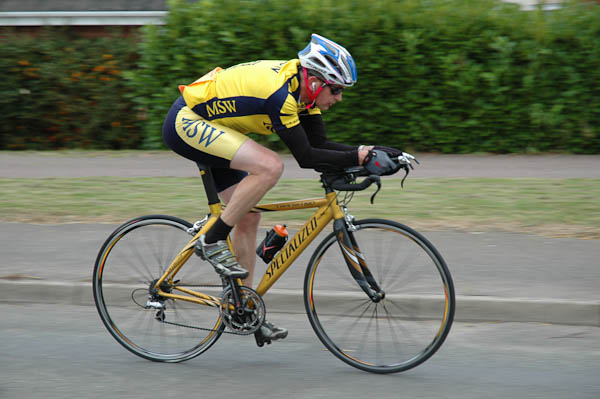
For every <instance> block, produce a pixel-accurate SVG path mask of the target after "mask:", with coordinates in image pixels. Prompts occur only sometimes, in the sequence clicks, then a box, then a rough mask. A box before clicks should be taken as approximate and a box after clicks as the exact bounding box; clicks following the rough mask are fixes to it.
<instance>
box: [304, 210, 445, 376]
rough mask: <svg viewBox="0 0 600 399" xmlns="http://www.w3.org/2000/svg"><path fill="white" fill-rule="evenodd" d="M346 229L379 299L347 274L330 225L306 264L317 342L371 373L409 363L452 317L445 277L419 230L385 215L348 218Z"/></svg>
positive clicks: (430, 348) (435, 343)
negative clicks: (351, 224)
mask: <svg viewBox="0 0 600 399" xmlns="http://www.w3.org/2000/svg"><path fill="white" fill-rule="evenodd" d="M355 226H356V231H354V232H348V233H347V234H352V235H353V236H354V240H355V242H356V244H357V245H358V247H359V251H360V253H362V255H363V256H364V259H365V263H366V265H367V268H368V270H369V271H370V273H371V274H372V276H373V277H374V279H375V282H376V284H377V286H378V288H379V289H380V292H381V294H382V295H381V296H382V297H383V299H380V300H379V299H372V298H370V297H369V296H367V294H366V293H365V292H364V291H363V290H362V289H361V288H360V287H359V285H358V283H357V281H356V280H355V279H354V278H353V277H352V275H351V273H350V271H349V270H348V266H347V265H346V261H345V260H344V256H343V254H342V252H341V249H340V246H339V245H338V243H337V237H336V235H335V233H331V234H329V235H328V236H327V237H326V238H325V239H324V240H323V241H322V242H321V244H320V245H319V246H318V248H317V249H316V250H315V253H314V254H313V255H312V258H311V260H310V262H309V264H308V268H307V270H306V277H305V280H304V304H305V307H306V311H307V314H308V318H309V320H310V323H311V325H312V327H313V329H314V331H315V333H316V334H317V336H318V337H319V339H320V340H321V342H323V344H324V345H325V346H326V347H327V348H328V349H329V350H330V351H331V352H332V353H333V354H334V355H335V356H337V357H338V358H340V359H341V360H343V361H344V362H346V363H348V364H350V365H351V366H354V367H357V368H359V369H362V370H365V371H369V372H373V373H395V372H400V371H405V370H408V369H411V368H413V367H415V366H418V365H419V364H421V363H423V362H424V361H425V360H427V359H428V358H429V357H431V356H432V355H433V354H434V353H435V352H436V351H437V350H438V349H439V348H440V346H441V345H442V343H443V342H444V340H445V338H446V336H447V335H448V332H449V331H450V327H451V325H452V320H453V318H454V311H455V306H456V304H455V298H454V285H453V283H452V277H451V276H450V272H449V271H448V267H447V266H446V263H445V262H444V259H443V258H442V257H441V255H440V254H439V253H438V251H437V250H436V249H435V247H434V246H433V245H432V244H431V243H430V242H429V241H427V239H426V238H425V237H423V236H422V235H421V234H419V233H417V232H416V231H414V230H412V229H411V228H409V227H407V226H404V225H402V224H400V223H396V222H393V221H389V220H381V219H367V220H362V221H359V222H356V223H355Z"/></svg>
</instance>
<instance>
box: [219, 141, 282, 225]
mask: <svg viewBox="0 0 600 399" xmlns="http://www.w3.org/2000/svg"><path fill="white" fill-rule="evenodd" d="M230 167H231V168H232V169H238V170H244V171H246V172H248V173H249V175H248V176H246V177H245V178H244V179H243V180H242V181H241V182H239V183H238V185H237V187H236V189H235V190H234V191H233V195H232V196H231V199H230V200H229V202H228V203H227V207H226V208H225V211H224V212H223V213H222V214H221V219H222V220H223V222H225V223H226V224H227V225H229V226H234V225H235V224H236V223H238V222H239V221H240V220H241V219H242V218H243V217H244V216H245V215H247V214H248V212H249V211H250V210H251V209H252V208H253V207H254V205H256V204H257V203H258V201H260V200H261V199H262V197H263V196H264V195H265V194H266V193H267V191H269V190H270V189H271V188H272V187H273V186H274V185H275V184H277V181H278V180H279V177H281V173H282V172H283V162H282V161H281V159H280V158H279V155H277V153H275V152H274V151H271V150H269V149H268V148H266V147H263V146H262V145H260V144H258V143H257V142H256V141H254V140H252V139H248V140H246V141H245V142H244V143H243V144H242V145H241V147H240V148H239V150H238V151H237V152H236V153H235V155H234V156H233V159H232V160H231V163H230Z"/></svg>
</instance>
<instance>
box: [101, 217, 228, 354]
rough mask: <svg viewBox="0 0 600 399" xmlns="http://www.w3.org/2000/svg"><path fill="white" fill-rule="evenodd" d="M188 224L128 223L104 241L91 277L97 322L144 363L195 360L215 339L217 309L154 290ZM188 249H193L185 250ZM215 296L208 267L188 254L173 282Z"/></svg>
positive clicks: (215, 280) (219, 328)
mask: <svg viewBox="0 0 600 399" xmlns="http://www.w3.org/2000/svg"><path fill="white" fill-rule="evenodd" d="M189 227H191V224H190V223H188V222H186V221H185V220H181V219H178V218H175V217H171V216H163V215H151V216H144V217H140V218H137V219H133V220H131V221H129V222H127V223H125V224H123V225H122V226H120V227H119V228H117V229H116V230H115V231H114V232H113V233H112V234H111V236H110V237H109V238H108V239H107V240H106V242H105V243H104V245H103V246H102V248H101V249H100V252H99V254H98V258H97V259H96V264H95V267H94V274H93V289H94V301H95V303H96V308H97V309H98V313H99V314H100V318H101V319H102V322H103V323H104V325H105V326H106V328H107V329H108V331H109V332H110V333H111V335H112V336H113V337H114V338H115V339H116V340H117V341H118V342H119V343H120V344H121V345H123V346H124V347H125V348H126V349H127V350H129V351H131V352H133V353H135V354H136V355H138V356H141V357H143V358H146V359H150V360H154V361H161V362H180V361H183V360H188V359H191V358H193V357H195V356H198V355H199V354H201V353H202V352H204V351H206V350H207V349H208V348H210V347H211V346H212V345H213V344H214V343H215V342H216V341H217V339H218V338H219V337H220V335H221V333H222V332H223V329H224V325H223V323H221V318H220V316H219V307H218V306H215V307H211V306H205V305H199V304H195V303H191V302H188V301H183V300H174V299H168V298H164V297H161V296H159V295H158V294H157V293H156V290H154V289H153V287H154V285H155V284H154V283H155V282H156V281H158V279H159V278H160V277H161V276H162V274H163V273H164V272H165V270H166V269H167V268H168V266H169V265H170V263H171V261H172V260H173V259H174V257H175V256H176V255H177V254H178V253H179V251H181V250H182V249H183V248H184V247H185V246H186V244H188V243H189V241H190V240H191V239H192V236H191V235H190V234H189V233H187V229H188V228H189ZM190 250H193V249H190ZM175 286H176V287H182V288H185V289H192V290H198V289H200V290H201V291H202V292H205V293H208V294H210V295H214V296H220V294H221V292H222V290H223V286H222V283H221V281H220V278H219V277H218V276H217V274H216V273H215V272H214V270H213V268H212V266H210V265H209V264H208V263H206V262H204V261H202V260H200V258H198V257H197V256H195V255H193V254H192V257H191V258H190V259H189V260H188V263H187V264H186V265H184V267H183V268H182V269H181V270H180V271H179V272H178V273H177V275H176V276H175V281H174V282H173V283H172V284H169V283H166V282H165V283H163V284H162V285H161V289H162V291H164V292H171V291H174V293H177V292H175V291H176V288H175Z"/></svg>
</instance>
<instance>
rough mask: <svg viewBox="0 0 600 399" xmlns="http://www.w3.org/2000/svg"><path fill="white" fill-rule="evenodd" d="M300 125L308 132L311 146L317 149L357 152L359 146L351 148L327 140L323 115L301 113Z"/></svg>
mask: <svg viewBox="0 0 600 399" xmlns="http://www.w3.org/2000/svg"><path fill="white" fill-rule="evenodd" d="M299 116H300V123H301V124H302V127H303V128H304V131H305V132H306V135H307V137H308V141H309V142H310V145H311V146H313V147H316V148H323V149H327V150H336V151H352V150H357V149H358V148H357V146H350V145H346V144H341V143H335V142H333V141H329V140H328V139H327V133H326V132H325V123H324V122H323V118H322V117H321V115H318V114H317V115H309V114H308V113H306V114H304V113H300V115H299Z"/></svg>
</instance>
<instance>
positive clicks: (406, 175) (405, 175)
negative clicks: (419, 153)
mask: <svg viewBox="0 0 600 399" xmlns="http://www.w3.org/2000/svg"><path fill="white" fill-rule="evenodd" d="M402 169H404V172H406V173H405V174H404V177H403V178H402V181H401V182H400V187H402V188H404V180H406V178H407V177H408V173H409V172H410V169H408V166H406V165H402ZM411 169H414V168H413V167H412V166H411Z"/></svg>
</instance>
